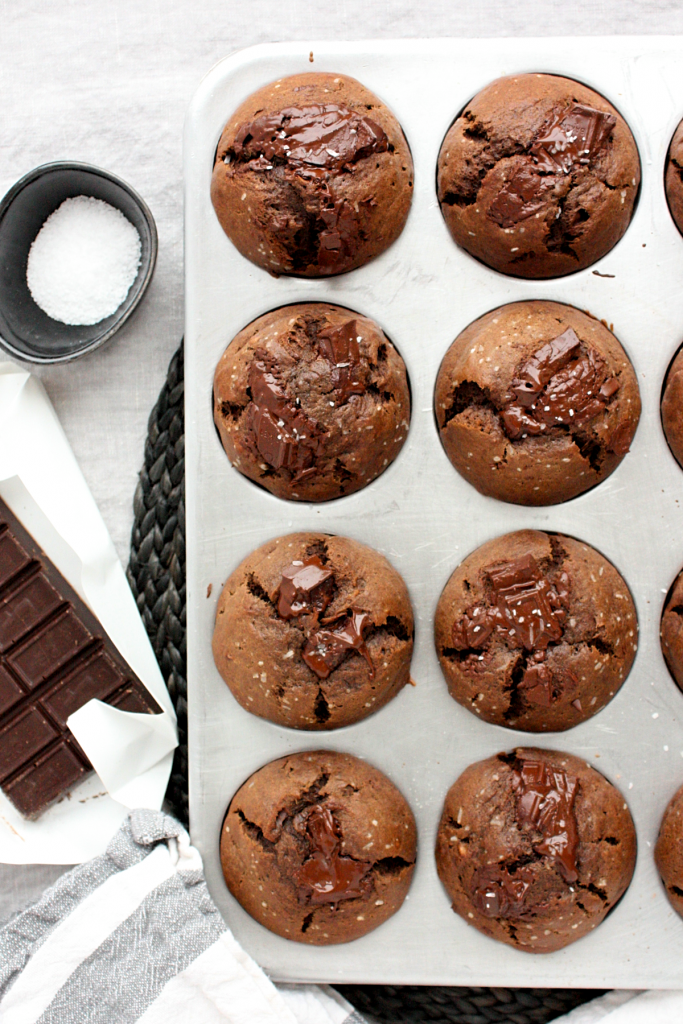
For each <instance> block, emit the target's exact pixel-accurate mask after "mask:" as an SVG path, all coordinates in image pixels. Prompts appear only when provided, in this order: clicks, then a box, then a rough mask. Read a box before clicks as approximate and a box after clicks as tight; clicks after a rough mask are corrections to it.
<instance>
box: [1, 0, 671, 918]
mask: <svg viewBox="0 0 683 1024" xmlns="http://www.w3.org/2000/svg"><path fill="white" fill-rule="evenodd" d="M638 33H647V34H662V35H672V34H681V35H682V36H683V3H681V2H680V0H573V2H572V0H475V2H474V3H470V2H467V3H464V2H462V0H394V2H392V0H277V2H276V0H194V2H193V0H0V194H4V192H5V191H6V190H7V189H8V188H9V187H10V186H11V185H12V184H13V183H14V182H15V181H16V180H17V179H18V178H20V177H21V176H22V175H23V174H25V173H26V172H27V171H29V170H31V168H33V167H35V166H37V165H38V164H42V163H47V162H49V161H52V160H62V159H71V160H82V161H86V162H90V163H94V164H98V165H99V166H101V167H104V168H107V169H108V170H111V171H113V172H114V173H116V174H119V175H120V176H121V177H123V178H124V179H125V180H126V181H128V182H130V184H131V185H132V186H133V187H134V188H136V189H137V190H138V191H139V192H140V193H141V194H142V196H143V197H144V198H145V199H146V200H147V202H148V203H149V205H150V207H151V209H152V213H153V214H154V217H155V219H156V222H157V227H158V229H159V259H158V263H157V270H156V274H155V277H154V280H153V281H152V284H151V286H150V289H149V291H148V293H147V297H146V299H145V301H144V302H143V304H142V306H141V307H140V309H139V310H138V312H137V313H136V315H135V316H134V317H133V319H132V321H130V322H129V323H128V324H126V326H125V327H124V328H123V329H122V330H121V331H120V332H119V334H118V335H116V337H115V338H114V340H113V342H112V343H111V344H110V345H109V347H107V348H105V349H104V350H100V351H98V352H95V353H93V354H92V355H91V356H86V357H85V358H84V359H82V360H81V361H80V362H78V363H76V364H71V365H69V366H67V367H62V368H59V367H57V368H51V369H42V370H39V371H38V373H39V375H40V376H41V378H42V379H43V380H44V382H45V385H46V387H47V390H48V392H49V394H50V396H51V398H52V400H53V402H54V404H55V407H56V409H57V413H58V415H59V416H60V418H61V421H62V423H63V424H64V427H65V429H66V432H67V435H68V436H69V439H70V441H71V444H72V446H73V448H74V451H75V453H76V456H77V458H78V460H79V462H80V464H81V467H82V469H83V471H84V473H85V476H86V478H87V480H88V483H89V484H90V487H91V490H92V492H93V494H94V496H95V499H96V501H97V502H98V504H99V506H100V509H101V511H102V514H103V516H104V519H105V521H106V523H107V525H108V527H109V530H110V532H111V534H112V537H113V540H114V543H115V545H116V548H117V550H118V553H119V556H120V558H121V560H122V561H123V562H124V564H125V563H126V561H127V557H128V545H129V539H130V530H131V524H132V497H133V492H134V489H135V484H136V478H137V473H138V470H139V468H140V465H141V463H142V457H143V445H144V439H145V435H146V421H147V417H148V415H149V412H150V410H151V408H152V405H153V404H154V401H155V400H156V397H157V395H158V392H159V389H160V388H161V385H162V384H163V382H164V379H165V376H166V369H167V365H168V361H169V359H170V357H171V355H172V354H173V352H174V351H175V349H176V347H177V345H178V343H179V341H180V337H181V334H182V330H183V277H182V268H183V260H182V180H181V158H182V152H181V149H182V141H181V140H182V125H183V118H184V114H185V110H186V107H187V104H188V102H189V100H190V98H191V96H192V94H193V92H194V90H195V88H196V87H197V85H198V84H199V82H200V80H201V78H202V77H203V76H204V74H206V72H207V71H208V70H209V69H210V68H211V66H212V65H213V64H214V63H215V62H216V61H217V60H219V59H220V58H222V57H224V56H226V55H227V54H228V53H230V52H232V51H233V50H236V49H241V48H243V47H246V46H251V45H253V44H255V43H262V42H276V41H282V40H287V39H305V40H307V41H308V40H310V41H311V42H314V41H315V40H320V39H363V38H367V39H372V38H383V39H390V38H396V37H403V38H409V37H443V36H505V35H509V36H522V35H524V36H562V35H567V36H569V35H574V36H576V35H582V34H584V35H610V34H638ZM681 50H682V55H683V39H682V41H681ZM552 57H553V54H552V52H551V51H549V53H548V65H549V66H550V65H552ZM62 870H63V869H62V868H59V869H55V871H53V872H51V871H50V869H49V868H40V869H38V868H35V869H21V868H20V869H17V868H4V867H2V866H0V920H2V918H3V917H5V916H6V914H7V913H9V912H11V910H12V909H14V908H15V907H19V906H21V905H22V904H23V903H25V902H26V901H27V900H28V899H30V898H31V897H32V896H33V895H37V893H39V892H40V891H41V889H42V888H43V887H44V886H45V884H46V883H47V882H48V881H49V880H51V877H53V876H54V874H55V873H56V874H59V873H61V871H62Z"/></svg>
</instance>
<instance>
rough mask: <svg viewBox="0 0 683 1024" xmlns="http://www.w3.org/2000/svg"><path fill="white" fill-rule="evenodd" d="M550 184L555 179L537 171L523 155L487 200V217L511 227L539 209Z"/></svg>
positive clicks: (531, 215)
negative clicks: (492, 197)
mask: <svg viewBox="0 0 683 1024" xmlns="http://www.w3.org/2000/svg"><path fill="white" fill-rule="evenodd" d="M522 159H523V160H524V158H522ZM554 185H555V178H552V177H548V176H546V175H542V174H540V173H539V172H538V170H537V169H536V167H534V165H533V163H532V162H531V161H530V160H528V158H527V159H526V160H525V162H524V163H522V166H521V167H519V166H518V167H515V169H514V171H513V175H512V177H511V178H510V179H509V181H506V182H505V184H504V185H503V187H502V189H501V190H500V192H499V193H498V195H497V196H496V198H495V199H494V200H493V202H492V203H491V205H490V207H489V210H488V216H489V217H490V218H491V219H492V220H495V221H496V223H497V224H500V226H501V227H502V228H512V227H514V226H515V224H518V223H519V222H520V220H528V218H529V217H533V216H534V214H535V213H538V212H539V210H542V209H543V207H544V206H545V202H546V200H545V196H546V193H547V192H549V191H550V190H551V189H552V188H553V187H554Z"/></svg>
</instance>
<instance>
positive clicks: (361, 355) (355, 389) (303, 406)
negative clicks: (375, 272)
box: [213, 302, 410, 501]
mask: <svg viewBox="0 0 683 1024" xmlns="http://www.w3.org/2000/svg"><path fill="white" fill-rule="evenodd" d="M213 396H214V421H215V423H216V427H217V429H218V433H219V435H220V439H221V443H222V445H223V447H224V449H225V451H226V453H227V455H228V458H229V459H230V462H231V463H232V464H233V466H234V467H235V468H236V469H238V470H239V471H240V473H243V474H244V475H245V476H247V477H249V479H250V480H254V481H255V482H256V483H258V484H261V486H263V487H265V488H266V489H267V490H269V491H270V492H271V494H275V495H276V496H277V497H278V498H288V499H292V500H294V501H328V500H329V499H331V498H339V497H341V496H342V495H344V494H352V493H353V492H354V491H358V490H360V488H362V487H365V486H366V485H367V484H369V483H370V482H371V481H372V480H374V479H375V478H376V477H378V476H379V475H380V473H382V472H384V470H385V469H386V468H387V466H388V465H389V464H390V463H392V462H393V461H394V459H395V458H396V456H397V455H398V453H399V452H400V450H401V448H402V447H403V444H404V442H405V439H406V436H407V434H408V425H409V421H410V391H409V388H408V378H407V375H406V368H405V364H404V362H403V360H402V359H401V357H400V355H399V354H398V352H397V351H396V349H395V348H394V346H393V345H392V344H391V342H390V341H389V340H388V338H386V337H385V335H384V334H383V333H382V331H381V330H380V328H379V327H378V326H377V324H376V323H374V322H373V321H372V320H369V319H368V318H367V317H364V316H360V315H359V314H358V313H354V312H353V311H352V310H350V309H344V308H343V307H342V306H331V305H328V304H327V303H324V302H309V303H301V304H299V305H296V306H281V307H280V308H279V309H276V310H274V311H273V312H271V313H266V314H265V316H261V317H259V318H258V319H257V320H254V321H253V323H250V324H249V325H248V326H247V327H245V328H244V330H242V331H240V333H239V334H238V335H237V336H236V337H235V338H233V340H232V341H231V342H230V344H229V345H228V347H227V349H226V350H225V352H224V353H223V356H222V357H221V360H220V362H219V363H218V366H217V367H216V373H215V377H214V387H213Z"/></svg>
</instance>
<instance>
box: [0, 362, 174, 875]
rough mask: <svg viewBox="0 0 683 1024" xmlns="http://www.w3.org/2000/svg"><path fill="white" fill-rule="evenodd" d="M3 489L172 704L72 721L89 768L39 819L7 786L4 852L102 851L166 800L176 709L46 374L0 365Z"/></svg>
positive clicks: (99, 712) (16, 859)
mask: <svg viewBox="0 0 683 1024" xmlns="http://www.w3.org/2000/svg"><path fill="white" fill-rule="evenodd" d="M0 497H2V499H3V500H4V501H5V502H6V503H7V504H8V505H9V507H10V508H11V509H12V511H13V512H14V514H15V515H16V516H17V518H18V519H20V520H21V522H22V523H23V525H24V527H25V528H26V529H27V530H28V531H29V533H30V534H31V535H32V536H33V538H34V539H35V540H36V541H37V543H38V544H39V545H40V546H41V547H42V548H43V550H44V551H45V552H46V554H47V555H48V556H49V558H51V560H52V561H53V562H54V564H55V565H56V566H57V568H58V569H59V570H60V572H61V573H62V574H63V575H64V576H65V577H66V579H67V580H68V581H69V583H70V584H71V586H72V587H73V588H74V590H75V591H76V592H77V593H78V594H79V596H80V597H81V598H82V599H83V601H85V603H86V604H87V605H88V607H89V608H90V609H91V610H92V612H93V613H94V614H95V615H96V616H97V618H98V619H99V620H100V621H101V623H102V625H103V626H104V628H105V630H106V631H107V633H108V634H109V636H110V638H111V640H112V641H113V643H114V644H115V645H116V647H117V648H118V650H119V652H120V653H121V655H122V656H123V657H124V658H125V659H126V661H127V662H128V664H129V665H130V666H131V668H132V669H133V670H134V671H135V672H136V673H137V675H138V676H139V677H140V679H141V680H142V681H143V682H144V684H145V686H146V687H147V689H148V690H149V691H150V693H151V694H152V695H153V697H154V698H155V700H156V701H157V703H158V704H159V705H160V706H161V708H162V709H163V713H162V714H160V715H145V714H131V713H128V712H124V711H119V710H118V709H117V708H112V707H110V706H108V705H106V704H104V703H102V702H101V701H98V700H92V701H90V702H89V703H88V704H86V705H84V707H82V708H81V709H80V710H79V711H77V712H76V713H75V714H74V715H72V716H71V718H70V719H69V727H70V728H71V730H72V732H73V733H74V735H75V736H76V738H77V740H78V742H79V743H80V745H81V746H82V747H83V749H84V751H85V752H86V754H87V755H88V757H89V758H90V761H91V762H92V764H93V765H94V767H95V769H96V774H93V775H91V776H89V777H88V778H87V779H85V781H84V782H82V783H81V784H80V785H79V786H77V787H75V788H74V789H73V790H72V791H71V792H69V793H68V794H67V795H66V796H65V797H64V798H62V799H61V800H60V801H59V802H58V803H57V804H55V805H54V806H53V807H51V808H50V809H49V810H48V811H46V812H45V813H44V814H43V815H42V816H41V817H40V818H39V819H38V820H37V821H27V820H26V819H24V818H23V817H22V816H21V815H20V814H19V813H18V812H17V811H16V810H15V808H14V807H13V806H12V804H11V803H10V802H9V800H7V799H6V797H5V796H4V794H2V792H0V862H4V863H9V864H25V863H46V864H74V863H79V862H81V861H84V860H87V859H88V858H90V857H93V856H94V855H95V854H97V853H100V852H101V851H102V850H103V849H104V847H105V845H106V843H107V840H108V839H109V837H110V836H111V835H112V834H113V832H114V831H115V830H116V829H117V828H118V827H119V824H120V822H121V820H122V819H123V816H124V815H125V813H126V811H127V809H128V808H131V807H153V808H159V807H161V803H162V800H163V797H164V792H165V789H166V784H167V781H168V776H169V773H170V770H171V762H172V758H173V749H174V748H175V747H176V745H177V734H176V727H175V714H174V711H173V706H172V704H171V701H170V698H169V696H168V692H167V690H166V687H165V685H164V681H163V679H162V676H161V673H160V671H159V666H158V664H157V662H156V659H155V657H154V652H153V651H152V648H151V645H150V643H149V639H148V637H147V634H146V632H145V628H144V626H143V624H142V620H141V619H140V616H139V614H138V611H137V608H136V606H135V600H134V598H133V595H132V593H131V591H130V588H129V586H128V583H127V581H126V578H125V575H124V572H123V569H122V567H121V563H120V562H119V560H118V558H117V556H116V552H115V551H114V547H113V545H112V542H111V540H110V538H109V534H108V533H107V529H106V527H105V525H104V522H103V520H102V517H101V516H100V513H99V511H98V509H97V506H96V505H95V502H94V500H93V498H92V495H91V494H90V491H89V490H88V486H87V484H86V482H85V480H84V478H83V475H82V474H81V471H80V469H79V467H78V464H77V462H76V459H75V458H74V455H73V452H72V451H71V448H70V446H69V443H68V441H67V439H66V436H65V434H64V432H63V430H62V428H61V425H60V423H59V420H58V419H57V417H56V415H55V412H54V409H53V408H52V406H51V404H50V401H49V399H48V397H47V395H46V394H45V391H44V389H43V386H42V384H41V383H40V382H39V381H38V380H37V379H36V378H35V377H33V376H32V375H31V374H30V373H27V372H26V371H25V370H22V369H20V368H19V367H18V366H15V365H14V364H13V363H9V362H6V363H0Z"/></svg>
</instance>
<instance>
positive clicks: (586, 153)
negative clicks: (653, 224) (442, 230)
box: [437, 74, 640, 278]
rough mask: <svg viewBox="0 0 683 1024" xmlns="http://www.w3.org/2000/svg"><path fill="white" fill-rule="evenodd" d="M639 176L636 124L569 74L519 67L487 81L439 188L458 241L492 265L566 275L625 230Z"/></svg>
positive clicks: (444, 162) (456, 135) (446, 144)
mask: <svg viewBox="0 0 683 1024" xmlns="http://www.w3.org/2000/svg"><path fill="white" fill-rule="evenodd" d="M639 184H640V160H639V158H638V150H637V148H636V144H635V141H634V139H633V136H632V134H631V131H630V129H629V127H628V125H627V124H626V122H625V121H624V119H623V117H622V116H621V115H620V114H619V112H618V111H617V110H615V109H614V107H613V106H612V105H611V103H608V102H607V100H606V99H605V98H604V96H601V95H600V94H599V93H597V92H594V91H593V90H592V89H588V88H586V86H584V85H580V84H579V82H575V81H573V79H571V78H561V77H559V76H557V75H540V74H529V75H515V76H514V77H510V78H499V79H497V80H496V81H495V82H492V83H491V84H490V85H488V86H487V87H486V88H485V89H482V91H481V92H480V93H478V94H477V95H476V96H475V97H474V99H473V100H471V102H470V103H468V104H467V106H466V107H465V109H464V110H463V112H462V113H461V114H459V115H458V117H457V118H456V119H455V121H454V122H453V124H452V125H451V127H450V129H449V131H448V133H447V135H446V138H445V139H444V141H443V145H442V146H441V152H440V153H439V162H438V176H437V188H438V196H439V202H440V204H441V212H442V213H443V216H444V219H445V221H446V224H447V226H448V229H449V231H450V233H451V234H452V236H453V238H454V239H455V241H456V242H457V243H458V244H459V245H461V246H462V247H463V249H466V250H467V252H469V253H471V255H472V256H475V257H476V258H477V259H479V260H481V261H482V262H483V263H485V264H486V265H487V266H489V267H492V268H493V269H494V270H499V271H500V272H501V273H503V274H512V275H514V276H516V277H530V278H546V277H559V276H560V275H562V274H571V273H573V272H574V271H576V270H582V269H583V268H584V267H588V266H590V265H591V263H595V261H596V260H598V259H600V257H601V256H604V255H605V253H607V252H609V250H610V249H611V248H612V247H613V246H614V245H616V243H617V242H618V241H619V239H620V238H621V236H622V235H623V234H624V232H625V231H626V228H627V227H628V225H629V222H630V220H631V215H632V213H633V206H634V203H635V200H636V195H637V193H638V186H639Z"/></svg>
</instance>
